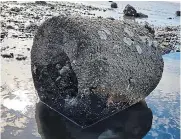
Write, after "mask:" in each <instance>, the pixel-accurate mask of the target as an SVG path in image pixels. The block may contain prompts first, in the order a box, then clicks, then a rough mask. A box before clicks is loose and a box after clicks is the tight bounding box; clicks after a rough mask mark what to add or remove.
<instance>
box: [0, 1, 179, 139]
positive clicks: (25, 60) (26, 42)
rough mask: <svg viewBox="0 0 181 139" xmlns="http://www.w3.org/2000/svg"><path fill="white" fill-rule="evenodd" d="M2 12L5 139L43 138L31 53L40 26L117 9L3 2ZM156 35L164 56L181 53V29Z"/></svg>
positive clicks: (161, 29) (163, 30) (160, 29)
mask: <svg viewBox="0 0 181 139" xmlns="http://www.w3.org/2000/svg"><path fill="white" fill-rule="evenodd" d="M15 7H17V8H15ZM1 9H2V13H1V20H0V22H1V26H2V28H1V38H2V40H1V41H2V42H1V44H2V46H1V53H2V56H1V62H2V64H1V65H2V69H1V75H2V81H1V98H2V101H1V102H2V104H1V112H2V124H1V125H2V126H1V133H3V134H2V138H7V137H10V138H11V137H13V138H19V137H18V136H19V135H20V134H21V133H22V132H26V133H27V132H29V134H30V135H29V137H28V138H40V135H39V134H38V133H37V132H38V131H37V127H36V124H35V123H36V122H35V120H34V114H35V103H36V102H37V101H38V98H37V96H36V92H35V89H34V85H33V81H32V76H31V71H30V50H31V46H32V43H33V37H34V35H35V32H36V30H37V29H38V26H39V25H41V23H42V22H43V21H45V20H46V19H48V18H51V17H52V16H57V15H59V14H68V15H69V14H80V15H82V16H90V17H91V16H95V17H96V16H98V18H103V17H102V16H100V13H101V15H102V14H104V13H106V12H111V11H112V10H113V9H111V8H107V7H104V8H98V7H94V6H87V5H86V6H85V5H83V4H75V3H70V2H51V3H49V4H46V5H37V4H34V3H16V2H1ZM96 13H97V14H96ZM105 18H106V16H105ZM155 31H156V33H155V34H156V38H157V39H158V40H159V42H158V43H160V47H161V49H162V50H163V54H167V53H172V52H176V51H179V49H180V34H179V32H180V26H171V27H168V26H167V27H157V28H155ZM11 53H12V54H13V55H12V54H11ZM28 123H31V124H32V125H31V124H30V125H31V126H29V127H28V128H30V129H31V130H29V129H28V128H26V126H27V124H28ZM25 128H26V129H25ZM26 133H24V134H25V135H24V137H26V136H27V135H26ZM7 139H8V138H7Z"/></svg>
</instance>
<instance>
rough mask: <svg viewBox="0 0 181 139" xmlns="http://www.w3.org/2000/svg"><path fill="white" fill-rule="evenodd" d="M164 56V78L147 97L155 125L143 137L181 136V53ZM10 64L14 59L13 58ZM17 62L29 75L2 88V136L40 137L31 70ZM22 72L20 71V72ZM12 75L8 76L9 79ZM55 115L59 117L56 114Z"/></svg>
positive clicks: (10, 138) (17, 138)
mask: <svg viewBox="0 0 181 139" xmlns="http://www.w3.org/2000/svg"><path fill="white" fill-rule="evenodd" d="M163 58H164V62H165V66H164V72H163V76H162V79H161V81H160V83H159V85H158V86H157V88H156V89H155V90H154V91H153V92H152V93H151V94H150V95H149V96H148V97H147V98H146V102H147V104H148V107H149V108H151V110H152V113H153V121H152V128H151V130H150V131H149V132H148V134H147V135H146V136H145V137H144V139H178V138H179V137H180V127H179V123H180V120H179V116H180V115H179V112H180V111H179V109H180V101H179V100H180V95H179V90H180V86H179V76H180V72H179V70H180V69H179V67H180V66H179V64H180V53H170V54H168V55H164V56H163ZM2 60H4V59H2ZM6 62H7V61H6ZM11 63H13V62H12V61H11ZM16 64H17V65H16V66H17V67H21V68H19V72H20V73H22V72H23V71H24V72H25V71H26V75H24V79H19V80H17V79H16V78H13V77H11V78H12V79H14V82H6V84H5V85H4V90H2V93H1V97H2V99H3V100H2V105H1V112H2V113H1V114H2V115H1V116H2V121H1V133H2V139H20V138H22V139H25V138H26V139H32V138H40V135H39V134H38V128H37V124H38V123H36V121H37V120H36V119H35V110H37V108H36V107H35V106H36V105H35V103H36V102H37V100H38V99H37V96H36V95H35V91H34V89H33V83H32V79H31V75H30V73H28V72H29V70H30V68H28V69H23V68H22V67H23V63H16ZM3 70H4V72H5V71H6V72H8V71H9V70H10V69H9V68H7V69H6V68H5V67H4V68H3ZM20 73H18V71H17V74H20ZM12 75H13V74H10V75H9V76H12ZM11 78H8V79H9V81H10V80H11ZM17 84H18V87H17ZM40 110H41V109H40ZM133 110H134V108H133ZM48 111H49V110H48ZM51 111H52V110H51ZM128 111H129V109H128ZM51 113H52V112H51ZM56 117H59V116H57V114H56ZM53 119H54V118H53ZM58 119H60V118H58ZM39 120H40V121H41V122H42V121H43V120H42V119H41V118H40V119H39ZM48 120H50V121H51V117H50V118H48ZM120 120H121V119H120ZM130 120H131V119H130ZM44 122H45V121H43V123H41V124H46V122H45V123H44ZM56 124H57V123H54V125H53V127H54V128H55V129H53V130H56V127H59V126H61V125H59V124H57V125H56ZM109 125H110V124H109ZM61 127H62V126H61ZM108 128H109V126H108ZM39 130H40V129H39ZM47 132H50V133H52V134H57V132H55V131H52V130H51V129H49V130H48V131H47ZM109 132H111V131H109ZM111 133H112V132H111ZM58 134H62V132H58ZM84 134H86V136H87V135H89V136H92V134H91V132H90V133H89V132H86V133H84ZM102 134H103V133H102ZM105 134H106V135H107V134H108V133H107V132H106V133H104V134H103V135H105ZM95 135H96V134H95Z"/></svg>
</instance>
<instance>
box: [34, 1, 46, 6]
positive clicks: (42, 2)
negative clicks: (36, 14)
mask: <svg viewBox="0 0 181 139" xmlns="http://www.w3.org/2000/svg"><path fill="white" fill-rule="evenodd" d="M35 4H39V5H46V4H47V3H46V1H35Z"/></svg>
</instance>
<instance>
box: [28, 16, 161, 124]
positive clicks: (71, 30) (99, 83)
mask: <svg viewBox="0 0 181 139" xmlns="http://www.w3.org/2000/svg"><path fill="white" fill-rule="evenodd" d="M31 62H32V66H31V67H32V75H33V79H34V85H35V88H36V90H37V92H38V95H39V97H40V100H41V101H42V102H44V103H46V104H47V105H48V106H50V107H51V108H53V109H54V110H56V111H57V112H59V113H60V114H62V115H64V116H65V117H67V118H68V119H69V120H71V121H72V122H75V123H76V124H77V125H80V126H82V127H87V126H89V125H91V124H94V123H96V122H98V121H100V120H101V119H104V118H106V117H108V116H110V115H112V114H114V113H116V112H118V111H120V110H123V109H125V108H127V107H129V106H131V105H133V104H135V103H137V102H139V101H140V100H142V99H144V98H145V97H146V96H148V95H149V94H150V93H151V92H152V91H153V90H154V89H155V87H156V86H157V84H158V83H159V81H160V79H161V76H162V72H163V65H164V64H163V59H162V57H161V53H160V52H159V50H158V49H157V46H156V43H155V41H154V38H153V36H152V34H149V32H148V30H147V29H146V28H144V27H143V26H140V25H139V24H138V23H131V22H130V23H129V22H125V21H120V20H109V19H98V18H93V17H92V18H89V17H84V18H83V17H73V16H69V17H67V16H58V17H53V18H51V19H48V20H47V21H45V22H44V23H43V24H42V25H41V26H40V27H39V29H38V31H37V33H36V35H35V38H34V42H33V46H32V50H31Z"/></svg>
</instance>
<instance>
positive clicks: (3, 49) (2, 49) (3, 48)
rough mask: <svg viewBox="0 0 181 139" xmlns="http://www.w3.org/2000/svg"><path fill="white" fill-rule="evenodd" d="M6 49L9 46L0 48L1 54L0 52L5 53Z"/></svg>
mask: <svg viewBox="0 0 181 139" xmlns="http://www.w3.org/2000/svg"><path fill="white" fill-rule="evenodd" d="M8 48H9V46H7V47H2V48H1V52H2V51H5V50H6V49H8Z"/></svg>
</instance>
